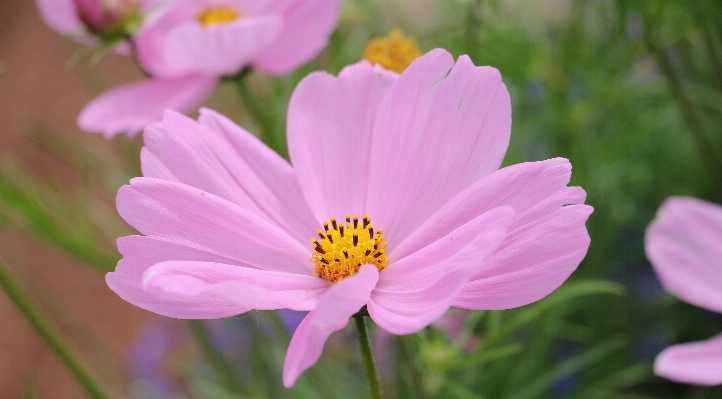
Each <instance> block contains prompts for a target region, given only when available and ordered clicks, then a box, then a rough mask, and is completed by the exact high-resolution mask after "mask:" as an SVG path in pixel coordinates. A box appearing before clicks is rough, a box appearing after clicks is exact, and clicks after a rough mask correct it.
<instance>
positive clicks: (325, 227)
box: [323, 222, 328, 231]
mask: <svg viewBox="0 0 722 399" xmlns="http://www.w3.org/2000/svg"><path fill="white" fill-rule="evenodd" d="M323 229H324V230H326V231H328V222H323Z"/></svg>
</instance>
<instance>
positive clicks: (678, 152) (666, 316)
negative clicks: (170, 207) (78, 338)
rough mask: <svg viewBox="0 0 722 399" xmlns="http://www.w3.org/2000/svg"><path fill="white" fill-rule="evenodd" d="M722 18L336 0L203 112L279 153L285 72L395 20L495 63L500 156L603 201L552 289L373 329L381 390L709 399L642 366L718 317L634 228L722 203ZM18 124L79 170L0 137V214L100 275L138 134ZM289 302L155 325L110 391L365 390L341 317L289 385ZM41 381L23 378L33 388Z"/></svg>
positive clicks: (295, 394)
mask: <svg viewBox="0 0 722 399" xmlns="http://www.w3.org/2000/svg"><path fill="white" fill-rule="evenodd" d="M720 21H722V3H720V2H718V1H695V2H689V1H684V0H665V1H663V0H657V1H654V0H650V1H645V2H638V1H629V0H616V1H612V0H609V1H585V0H579V1H535V2H526V1H499V0H479V1H476V0H453V1H442V0H439V1H387V2H382V1H371V0H354V1H346V2H345V3H344V8H343V14H342V21H341V24H340V27H339V29H338V31H337V32H336V33H335V34H334V36H333V37H332V40H331V45H330V46H329V47H328V48H327V49H326V50H325V51H324V52H323V53H322V54H321V55H320V56H319V57H318V58H317V59H316V60H315V61H313V62H311V63H310V64H308V65H306V66H304V67H302V68H300V69H299V70H297V71H295V72H293V73H292V74H290V75H288V76H285V77H281V78H272V77H269V76H264V75H263V74H261V73H259V72H252V73H251V74H250V76H249V77H248V90H247V92H241V93H235V85H233V84H232V83H226V84H224V85H223V86H221V88H220V89H219V90H218V92H217V93H216V94H215V95H214V96H213V98H211V99H210V100H209V101H208V102H207V106H209V107H211V108H216V109H218V110H220V111H221V112H223V113H225V114H226V115H229V116H230V117H232V118H233V119H235V120H236V121H238V122H239V124H241V125H242V126H244V127H246V128H248V129H249V130H251V131H253V132H254V133H257V134H258V135H259V136H260V137H261V138H263V139H264V141H266V142H267V143H268V144H269V145H270V146H271V147H273V148H274V149H276V150H277V151H278V152H279V153H281V154H282V155H284V156H286V155H287V151H286V148H285V137H284V130H285V112H286V108H287V103H288V98H289V96H290V94H291V92H292V90H293V88H294V87H295V85H296V84H297V83H298V81H299V80H300V79H301V78H302V77H304V76H305V75H307V74H308V73H309V72H310V71H313V70H317V69H325V70H329V71H330V72H332V73H338V71H339V70H340V69H341V68H342V67H343V66H344V65H347V64H350V63H353V62H356V61H357V60H358V59H359V58H360V56H361V54H362V52H363V48H364V46H365V44H366V43H367V42H368V40H369V39H370V38H372V37H374V36H382V35H386V34H387V33H388V32H389V31H390V30H391V29H394V28H401V29H403V30H405V31H406V32H407V33H410V34H412V35H413V36H415V37H416V38H417V41H418V43H419V45H420V47H421V48H422V50H424V51H426V50H430V49H432V48H435V47H444V48H446V49H448V50H449V51H451V52H452V53H453V54H454V55H460V54H469V55H470V56H471V58H472V59H473V61H474V63H475V64H477V65H492V66H495V67H497V68H498V69H500V71H501V73H502V76H503V79H504V82H505V83H506V85H507V87H508V89H509V91H510V94H511V98H512V103H513V121H514V122H513V128H512V139H511V145H510V149H509V152H508V154H507V157H506V159H505V165H509V164H514V163H518V162H524V161H532V160H541V159H546V158H551V157H557V156H559V157H567V158H569V159H570V160H571V163H572V165H573V166H574V171H573V176H572V184H573V185H579V186H582V187H584V188H585V189H586V191H587V193H588V199H587V203H589V204H591V205H592V206H594V208H595V212H594V214H593V215H592V216H591V218H590V219H589V222H588V224H587V226H588V228H589V233H590V236H591V237H592V245H591V247H590V249H589V254H588V255H587V257H586V259H585V260H584V261H583V262H582V264H581V265H580V266H579V269H578V270H577V272H575V273H574V275H573V276H572V277H571V279H570V280H569V281H568V282H567V283H565V284H564V285H563V286H562V288H560V289H559V290H558V291H557V292H555V293H554V294H552V295H550V296H549V297H547V298H545V299H543V300H541V301H539V302H537V303H535V304H532V305H529V306H526V307H523V308H519V309H513V310H508V311H486V312H483V311H479V312H462V311H457V310H454V311H452V312H450V314H449V315H447V317H445V318H444V319H442V320H440V321H439V322H438V323H436V324H435V325H433V326H432V327H429V328H427V329H425V330H423V331H421V332H420V333H419V334H416V335H413V336H405V337H393V336H389V335H386V334H384V333H383V332H382V331H378V330H375V331H374V336H375V350H376V356H377V359H378V360H379V362H380V367H381V373H382V380H383V381H382V383H383V384H384V388H385V391H386V394H387V396H388V397H389V398H447V397H454V398H476V399H482V398H494V399H533V398H569V399H577V398H578V399H582V398H584V399H589V398H619V399H643V398H648V399H652V398H658V399H662V398H670V399H671V398H686V399H704V398H710V399H712V398H720V397H722V387H711V388H710V387H694V386H687V385H680V384H675V383H672V382H669V381H666V380H663V379H661V378H658V377H655V376H654V375H653V374H652V369H651V365H652V362H653V359H654V356H655V355H656V354H657V353H658V352H659V351H661V350H662V349H663V348H664V347H666V346H668V345H670V344H673V343H677V342H686V341H693V340H700V339H705V338H708V337H710V336H712V335H714V334H716V333H719V332H721V331H722V315H719V314H715V313H711V312H708V311H705V310H703V309H699V308H696V307H694V306H692V305H688V304H685V303H683V302H681V301H679V300H677V299H675V298H673V297H672V296H670V295H668V294H666V293H664V292H663V290H662V289H661V287H660V286H659V284H658V282H657V281H656V278H655V276H654V273H653V271H652V269H651V266H650V265H649V263H648V261H647V260H646V258H645V255H644V249H643V239H644V230H645V228H646V226H647V224H648V223H649V222H650V221H651V219H652V218H653V217H654V214H655V212H656V209H657V208H658V206H659V204H660V203H661V202H662V201H663V200H664V199H665V198H667V197H668V196H671V195H691V196H696V197H699V198H703V199H707V200H710V201H713V202H717V203H722V26H721V25H720V23H719V22H720ZM82 63H83V61H82V60H81V61H80V63H79V64H78V65H77V66H76V67H77V68H85V66H81V64H82ZM83 65H84V64H83ZM89 74H90V76H91V77H92V76H93V75H92V72H89ZM27 135H28V137H31V138H32V139H33V142H34V143H35V145H36V146H37V147H38V148H40V149H42V150H43V151H46V152H49V153H51V154H53V156H56V157H59V158H61V159H63V160H64V162H67V163H68V164H70V165H71V166H72V167H73V168H74V169H75V170H77V171H78V172H79V173H80V175H81V176H82V183H81V184H80V187H79V188H78V189H77V190H73V191H72V192H68V191H67V190H64V189H63V187H62V186H61V185H60V184H58V183H57V182H55V181H53V179H49V180H48V179H40V178H38V177H36V176H34V175H33V174H31V173H29V172H28V171H26V170H24V168H23V166H22V165H21V164H19V163H18V162H16V161H15V159H14V156H13V154H11V153H7V152H5V151H2V150H0V151H2V152H0V156H1V157H2V159H1V160H0V162H1V165H2V169H1V171H0V228H10V226H13V227H19V228H22V229H23V231H25V233H26V234H28V235H31V236H34V237H37V238H38V239H41V240H44V241H46V242H49V243H51V244H53V245H55V246H57V247H58V248H61V249H62V250H64V251H66V252H68V253H70V254H72V255H74V256H76V257H77V258H79V259H81V260H82V261H84V262H85V263H87V265H88V267H92V268H95V269H96V270H97V271H98V272H105V271H109V270H112V269H113V268H114V266H115V262H116V261H117V259H118V258H119V255H118V254H117V251H116V249H115V245H114V239H115V238H116V237H118V236H121V235H127V234H132V231H131V229H130V228H129V227H128V226H126V225H125V224H124V223H123V221H122V220H120V218H119V217H118V216H117V214H116V213H115V210H114V207H113V205H112V198H113V196H114V193H115V191H116V190H117V188H118V187H120V185H122V184H124V183H125V182H127V180H128V179H129V178H130V177H132V176H135V175H139V173H140V172H139V167H138V153H139V149H140V147H141V145H142V140H141V139H140V138H135V139H128V138H126V137H125V136H122V137H116V138H114V139H113V140H112V141H111V142H109V143H107V147H106V148H101V149H98V148H87V147H84V146H83V145H79V144H77V143H74V142H73V141H72V139H69V138H67V137H64V136H63V133H62V132H56V131H52V127H47V126H40V127H38V128H37V129H34V130H31V131H28V132H27ZM111 165H112V167H111ZM7 255H8V254H4V256H3V258H5V257H8V258H9V256H7ZM31 294H33V293H32V292H31ZM35 294H37V293H35ZM31 296H32V295H31ZM59 312H62V310H59ZM298 316H299V315H297V314H294V313H291V312H286V313H274V312H254V313H252V314H247V315H242V316H238V317H234V318H230V319H226V320H219V321H213V322H205V323H204V322H190V323H176V322H173V321H167V322H162V323H161V324H157V325H153V326H150V327H148V328H146V329H144V330H143V331H142V332H140V333H139V334H138V338H137V339H136V340H135V342H134V344H133V346H131V348H129V349H128V354H127V356H126V359H125V360H118V362H126V363H127V364H128V365H129V366H127V367H126V368H127V369H128V370H129V371H127V372H126V373H125V374H126V378H127V379H128V381H129V385H128V387H127V388H124V389H123V390H122V391H121V392H118V394H119V395H127V396H129V397H132V398H318V397H343V398H363V397H367V395H368V393H367V388H366V386H365V380H364V375H363V369H362V368H361V362H360V358H359V356H358V355H357V348H356V347H355V345H356V343H355V338H354V336H353V332H352V331H351V330H350V329H347V330H345V332H344V333H341V334H336V335H335V336H334V337H333V338H332V340H330V341H329V342H328V343H327V350H326V351H325V352H324V354H323V357H322V360H321V362H320V363H319V364H318V365H317V366H315V367H314V368H312V369H311V370H310V372H308V373H306V374H305V375H304V376H303V377H301V379H300V380H299V382H298V383H297V384H296V386H295V387H294V388H293V389H291V390H286V389H285V388H283V387H282V384H281V382H280V376H281V371H280V370H281V365H282V361H283V356H284V353H285V349H286V346H287V343H288V339H289V337H290V334H291V333H292V330H293V328H294V325H295V323H297V322H298V320H299V319H298ZM58 317H59V316H57V315H55V316H53V315H52V314H51V317H50V319H51V320H56V319H57V318H58ZM144 345H145V346H144ZM159 347H160V348H161V349H162V350H158V348H159ZM149 348H150V349H149ZM97 350H98V351H100V352H102V351H103V350H104V349H103V348H102V347H101V348H97ZM151 352H152V353H155V355H151ZM101 380H102V378H101ZM101 382H102V381H101ZM35 395H36V392H35V390H34V389H33V388H32V384H30V385H29V388H28V390H27V397H35Z"/></svg>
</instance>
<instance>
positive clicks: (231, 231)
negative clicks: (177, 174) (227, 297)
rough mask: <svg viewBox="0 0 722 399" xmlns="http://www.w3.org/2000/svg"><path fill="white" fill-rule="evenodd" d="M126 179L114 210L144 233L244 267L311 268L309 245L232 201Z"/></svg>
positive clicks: (188, 189)
mask: <svg viewBox="0 0 722 399" xmlns="http://www.w3.org/2000/svg"><path fill="white" fill-rule="evenodd" d="M130 183H131V185H129V186H123V187H121V188H120V190H119V191H118V197H117V206H118V212H119V213H120V215H121V216H122V217H123V219H125V220H126V222H128V223H129V224H130V225H131V226H133V227H135V228H136V229H137V230H138V231H140V232H141V233H143V234H145V235H147V236H156V237H161V238H163V239H165V240H168V241H175V242H178V243H181V244H183V245H186V246H190V247H196V248H203V249H204V250H205V251H206V252H211V253H216V254H220V255H222V256H225V257H227V258H232V259H238V260H242V261H243V262H244V264H245V266H248V267H254V268H258V269H264V270H277V271H284V272H295V273H299V274H311V273H312V270H313V269H312V267H311V262H310V257H311V253H310V246H309V248H306V247H304V246H302V245H301V244H299V243H298V242H297V241H296V240H294V239H293V238H291V237H289V236H288V235H287V234H286V233H284V232H283V231H282V230H280V229H278V228H277V227H275V226H274V225H272V224H270V223H268V222H266V221H265V220H263V219H261V218H259V217H258V216H256V215H254V214H252V213H250V212H248V211H247V210H245V209H243V208H240V207H238V206H237V205H235V204H233V203H232V202H229V201H227V200H225V199H223V198H220V197H217V196H215V195H213V194H210V193H206V192H204V191H202V190H199V189H196V188H194V187H191V186H187V185H184V184H181V183H176V182H173V181H169V180H161V179H154V178H148V177H141V178H135V179H132V180H131V182H130ZM168 260H185V259H178V258H176V259H168Z"/></svg>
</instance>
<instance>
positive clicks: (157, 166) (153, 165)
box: [140, 147, 218, 195]
mask: <svg viewBox="0 0 722 399" xmlns="http://www.w3.org/2000/svg"><path fill="white" fill-rule="evenodd" d="M140 167H141V170H142V172H143V176H145V177H155V178H158V179H165V180H173V181H177V182H180V183H183V182H182V181H181V180H180V179H179V178H178V177H177V176H176V175H174V174H173V172H171V170H170V169H169V168H168V167H167V166H165V165H164V164H163V162H162V161H161V160H160V159H159V158H158V157H157V156H156V155H155V154H153V153H152V152H150V150H149V149H148V147H143V148H141V149H140ZM191 185H192V184H189V186H191ZM215 194H216V195H218V194H217V193H215Z"/></svg>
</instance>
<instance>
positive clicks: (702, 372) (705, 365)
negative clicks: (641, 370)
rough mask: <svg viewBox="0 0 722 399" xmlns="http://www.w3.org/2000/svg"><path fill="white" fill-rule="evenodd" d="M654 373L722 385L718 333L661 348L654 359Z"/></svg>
mask: <svg viewBox="0 0 722 399" xmlns="http://www.w3.org/2000/svg"><path fill="white" fill-rule="evenodd" d="M654 374H657V375H658V376H660V377H664V378H667V379H669V380H672V381H677V382H682V383H686V384H696V385H720V384H722V334H720V335H716V336H714V337H712V338H710V339H708V340H706V341H699V342H690V343H686V344H679V345H674V346H670V347H669V348H667V349H665V350H663V351H662V353H660V354H659V355H658V356H657V359H656V360H655V362H654Z"/></svg>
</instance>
